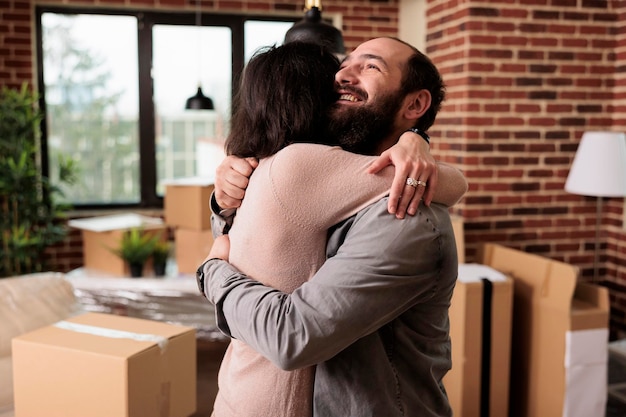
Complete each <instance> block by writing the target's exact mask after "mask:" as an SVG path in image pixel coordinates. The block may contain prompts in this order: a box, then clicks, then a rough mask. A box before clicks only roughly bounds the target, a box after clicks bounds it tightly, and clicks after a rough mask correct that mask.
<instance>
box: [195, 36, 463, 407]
mask: <svg viewBox="0 0 626 417" xmlns="http://www.w3.org/2000/svg"><path fill="white" fill-rule="evenodd" d="M335 80H336V84H337V91H338V93H339V97H340V99H339V101H338V102H337V103H336V107H335V108H334V109H333V112H332V119H334V120H333V122H332V123H333V127H332V128H331V130H334V133H335V134H336V140H337V141H338V142H339V143H340V144H341V145H342V147H345V148H347V149H349V150H352V151H354V152H359V153H369V154H378V153H380V152H382V151H384V150H385V149H387V148H388V147H389V146H391V145H392V144H393V143H395V142H396V141H397V138H398V137H399V136H400V135H401V134H402V133H403V132H405V131H406V130H407V129H410V128H417V129H419V130H420V131H425V130H426V129H428V128H429V127H430V126H431V125H432V123H433V122H434V120H435V116H436V114H437V111H438V110H439V108H440V105H441V101H442V100H443V98H444V88H443V83H442V80H441V77H440V75H439V73H438V71H437V69H436V67H435V66H434V65H433V64H432V63H431V62H430V60H429V59H428V58H427V57H426V56H424V55H423V54H421V53H420V52H419V51H417V50H416V49H415V48H413V47H412V46H410V45H408V44H406V43H404V42H402V41H399V40H397V39H393V38H378V39H373V40H371V41H368V42H365V43H363V44H362V45H360V46H359V47H358V48H356V49H355V50H354V52H352V54H350V56H349V57H348V58H347V59H346V60H345V61H344V62H343V63H342V65H341V68H340V70H339V71H338V72H337V75H336V77H335ZM381 138H383V139H382V140H381ZM302 186H303V187H306V184H303V185H302ZM387 200H388V199H387V198H383V199H381V200H379V201H378V202H376V203H374V204H372V205H370V206H368V207H366V208H365V209H363V210H361V211H359V212H358V213H357V214H356V215H354V216H352V217H350V218H348V219H347V220H345V221H344V222H342V223H340V224H339V225H337V226H335V227H334V228H333V229H332V230H331V232H330V234H329V239H328V243H327V247H326V255H327V260H326V262H325V263H324V265H323V266H322V267H321V268H320V269H319V271H318V272H317V273H316V274H315V275H314V276H313V277H312V278H311V279H310V280H309V281H308V282H306V283H304V284H303V285H302V286H300V287H299V288H297V289H296V290H295V291H293V292H292V293H283V292H280V291H277V290H275V289H273V288H270V287H267V286H264V285H262V284H261V283H259V282H257V281H255V280H253V279H252V278H254V277H247V276H245V275H243V274H242V273H241V272H239V271H238V270H237V269H235V268H234V267H233V266H231V265H230V264H228V263H227V262H225V261H224V260H222V259H227V258H228V240H227V239H225V238H224V237H221V238H219V239H217V240H216V243H215V245H214V247H213V248H212V250H211V253H210V254H209V259H208V260H207V261H206V262H205V263H204V264H203V266H202V267H201V268H200V272H199V274H198V280H199V284H200V286H201V287H202V288H203V290H204V294H205V295H206V297H207V298H208V299H209V300H210V301H211V302H213V303H214V304H215V306H216V312H217V316H218V326H219V327H220V329H221V330H222V331H223V332H224V333H225V334H227V335H229V336H231V337H233V338H236V339H239V340H241V341H243V342H245V343H246V344H248V345H249V346H251V347H252V348H254V349H255V350H256V351H258V352H260V353H261V354H263V355H264V356H265V357H267V358H268V359H270V360H271V361H272V362H273V363H275V364H276V365H277V366H279V367H281V368H283V369H287V370H289V369H296V368H302V367H306V366H310V365H316V371H315V386H314V399H313V404H314V415H315V416H329V417H331V416H334V417H336V416H359V417H374V416H378V417H379V416H386V417H387V416H388V417H394V416H420V417H448V416H451V415H452V412H451V410H450V406H449V403H448V399H447V397H446V393H445V389H444V387H443V385H442V378H443V376H444V375H445V374H446V372H447V371H448V370H449V369H450V366H451V363H450V340H449V320H448V308H449V304H450V299H451V296H452V291H453V288H454V284H455V282H456V276H457V268H458V262H457V257H456V245H455V240H454V234H453V231H452V226H451V223H450V217H449V214H448V209H447V207H445V206H443V205H440V204H436V203H433V204H431V205H430V206H426V205H424V204H421V205H420V206H419V209H418V212H417V214H416V215H415V216H410V217H407V218H406V219H403V220H398V219H396V218H395V217H393V216H390V215H389V214H388V213H387V207H388V201H387ZM218 258H221V259H218Z"/></svg>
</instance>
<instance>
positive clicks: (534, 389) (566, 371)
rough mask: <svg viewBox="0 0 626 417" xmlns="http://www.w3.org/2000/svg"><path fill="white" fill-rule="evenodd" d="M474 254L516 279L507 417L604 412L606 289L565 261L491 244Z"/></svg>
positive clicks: (570, 416) (600, 414)
mask: <svg viewBox="0 0 626 417" xmlns="http://www.w3.org/2000/svg"><path fill="white" fill-rule="evenodd" d="M480 252H481V254H480V256H481V259H482V263H484V264H486V265H489V266H491V267H493V268H495V269H497V270H499V271H501V272H503V273H505V274H507V275H509V276H511V277H512V278H513V282H514V308H513V329H514V332H513V343H512V351H511V401H510V402H511V406H510V415H511V416H512V417H518V416H524V417H537V416H565V417H573V416H580V417H589V416H602V415H604V413H605V411H606V398H607V356H608V321H609V295H608V290H607V289H606V288H602V287H599V286H596V285H592V284H587V283H583V282H579V281H578V275H579V273H578V269H577V268H576V267H574V266H572V265H568V264H566V263H563V262H558V261H554V260H551V259H548V258H545V257H541V256H538V255H533V254H528V253H525V252H521V251H518V250H514V249H510V248H507V247H504V246H501V245H496V244H485V245H483V246H482V247H481V250H480Z"/></svg>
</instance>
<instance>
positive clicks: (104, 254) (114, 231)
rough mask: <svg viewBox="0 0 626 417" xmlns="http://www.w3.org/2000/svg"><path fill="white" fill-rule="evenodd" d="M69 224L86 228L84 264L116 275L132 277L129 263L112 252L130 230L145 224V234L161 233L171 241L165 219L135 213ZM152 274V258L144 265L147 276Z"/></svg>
mask: <svg viewBox="0 0 626 417" xmlns="http://www.w3.org/2000/svg"><path fill="white" fill-rule="evenodd" d="M68 225H69V226H71V227H75V228H77V229H81V230H82V237H83V265H84V267H85V268H87V269H94V270H98V271H103V272H108V273H110V274H112V275H116V276H130V271H129V267H128V265H127V263H126V262H125V261H124V260H123V259H122V258H120V257H119V256H117V255H116V254H115V253H113V252H112V251H111V249H115V248H117V247H118V246H119V243H120V241H121V239H122V236H124V233H126V232H127V231H128V230H130V229H132V228H138V227H141V228H143V229H144V232H145V233H150V234H160V235H161V237H162V239H163V240H167V228H166V226H165V224H163V220H161V219H160V218H157V217H149V216H142V215H139V214H135V213H126V214H114V215H109V216H98V217H90V218H86V219H76V220H70V221H69V222H68ZM152 273H153V271H152V263H151V261H150V260H149V261H148V262H147V263H146V265H144V271H143V275H151V274H152Z"/></svg>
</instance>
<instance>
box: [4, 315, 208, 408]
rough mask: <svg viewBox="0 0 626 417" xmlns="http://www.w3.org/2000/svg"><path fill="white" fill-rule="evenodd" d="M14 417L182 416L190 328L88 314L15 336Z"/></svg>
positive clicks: (192, 343)
mask: <svg viewBox="0 0 626 417" xmlns="http://www.w3.org/2000/svg"><path fill="white" fill-rule="evenodd" d="M12 350H13V386H14V399H15V417H86V416H89V417H186V416H189V415H191V414H193V413H194V412H195V410H196V396H197V393H196V337H195V329H193V328H190V327H185V326H178V325H171V324H167V323H162V322H157V321H152V320H144V319H137V318H130V317H123V316H116V315H110V314H101V313H87V314H83V315H80V316H76V317H73V318H69V319H66V320H64V321H60V322H57V323H55V324H53V325H50V326H47V327H43V328H40V329H38V330H35V331H32V332H29V333H25V334H22V335H20V336H17V337H15V338H13V340H12Z"/></svg>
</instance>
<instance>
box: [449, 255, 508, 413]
mask: <svg viewBox="0 0 626 417" xmlns="http://www.w3.org/2000/svg"><path fill="white" fill-rule="evenodd" d="M449 314H450V338H451V341H452V369H451V370H450V371H449V372H448V374H446V376H445V377H444V380H443V382H444V385H445V387H446V391H447V393H448V398H449V399H450V405H451V407H452V410H453V412H454V415H455V417H478V416H481V417H503V416H507V415H508V407H509V377H510V360H511V356H510V352H511V324H512V314H513V280H512V279H511V278H509V277H507V276H506V275H504V274H502V273H500V272H498V271H496V270H494V269H493V268H490V267H488V266H485V265H478V264H462V265H459V279H458V281H457V284H456V286H455V288H454V293H453V295H452V301H451V305H450V311H449Z"/></svg>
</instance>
